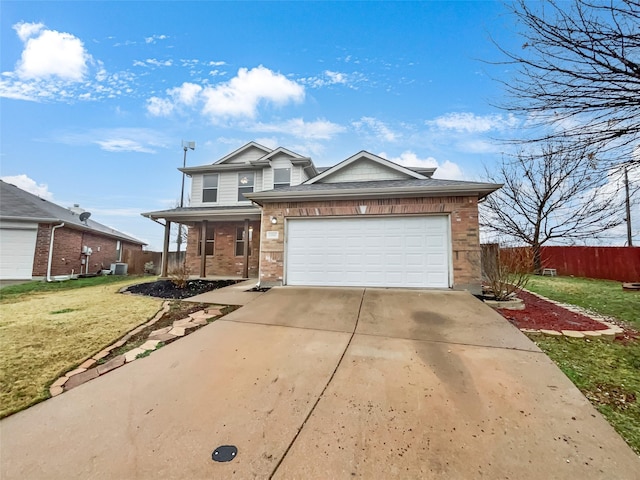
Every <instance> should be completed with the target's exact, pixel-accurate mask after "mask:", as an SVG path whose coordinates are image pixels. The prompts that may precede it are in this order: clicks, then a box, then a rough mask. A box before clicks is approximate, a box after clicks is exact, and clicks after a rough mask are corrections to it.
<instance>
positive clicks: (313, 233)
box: [285, 216, 449, 288]
mask: <svg viewBox="0 0 640 480" xmlns="http://www.w3.org/2000/svg"><path fill="white" fill-rule="evenodd" d="M448 231H449V221H448V218H447V217H446V216H429V217H382V218H380V217H379V218H371V217H368V218H321V219H307V218H305V219H289V220H288V221H287V244H286V258H285V264H286V279H285V282H286V283H287V284H288V285H326V286H334V285H335V286H366V287H437V288H447V287H449V253H448V252H449V235H448Z"/></svg>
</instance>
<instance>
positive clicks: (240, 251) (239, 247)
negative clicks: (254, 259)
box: [236, 227, 252, 257]
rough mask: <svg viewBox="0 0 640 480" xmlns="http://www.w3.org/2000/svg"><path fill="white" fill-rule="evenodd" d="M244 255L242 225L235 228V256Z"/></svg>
mask: <svg viewBox="0 0 640 480" xmlns="http://www.w3.org/2000/svg"><path fill="white" fill-rule="evenodd" d="M251 230H252V228H250V229H249V245H248V246H249V256H251ZM243 255H244V227H237V228H236V257H242V256H243Z"/></svg>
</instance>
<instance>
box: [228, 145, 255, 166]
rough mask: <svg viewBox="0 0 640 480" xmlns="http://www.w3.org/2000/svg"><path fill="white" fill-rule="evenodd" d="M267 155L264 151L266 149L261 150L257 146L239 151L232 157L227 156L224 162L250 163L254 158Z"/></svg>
mask: <svg viewBox="0 0 640 480" xmlns="http://www.w3.org/2000/svg"><path fill="white" fill-rule="evenodd" d="M265 155H266V153H265V152H264V150H261V149H259V148H257V147H250V148H247V149H246V150H243V151H242V152H239V153H238V154H237V155H235V156H233V157H231V158H227V159H226V160H225V161H224V162H222V163H249V162H253V161H254V160H258V159H259V158H262V157H264V156H265Z"/></svg>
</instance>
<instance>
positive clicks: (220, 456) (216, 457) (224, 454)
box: [211, 445, 238, 462]
mask: <svg viewBox="0 0 640 480" xmlns="http://www.w3.org/2000/svg"><path fill="white" fill-rule="evenodd" d="M237 454H238V449H237V448H236V447H235V446H233V445H221V446H219V447H218V448H216V449H215V450H214V451H213V453H212V454H211V459H212V460H213V461H215V462H230V461H231V460H233V459H234V458H236V455H237Z"/></svg>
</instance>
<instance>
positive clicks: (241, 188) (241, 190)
mask: <svg viewBox="0 0 640 480" xmlns="http://www.w3.org/2000/svg"><path fill="white" fill-rule="evenodd" d="M254 177H255V174H254V173H253V172H247V173H239V174H238V201H239V202H248V201H249V199H248V198H245V196H244V194H245V193H251V192H253V182H254Z"/></svg>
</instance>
